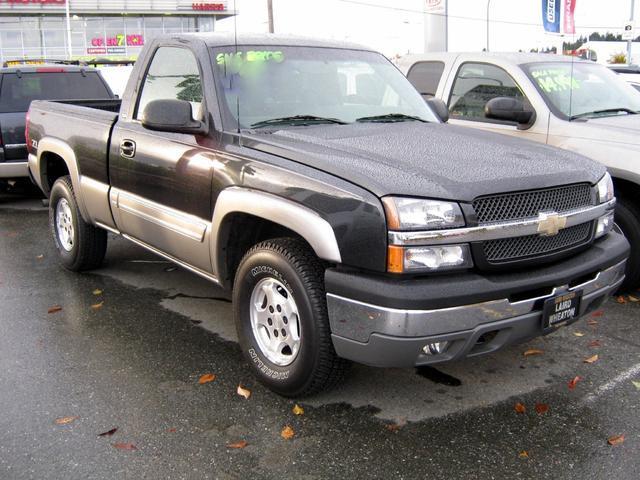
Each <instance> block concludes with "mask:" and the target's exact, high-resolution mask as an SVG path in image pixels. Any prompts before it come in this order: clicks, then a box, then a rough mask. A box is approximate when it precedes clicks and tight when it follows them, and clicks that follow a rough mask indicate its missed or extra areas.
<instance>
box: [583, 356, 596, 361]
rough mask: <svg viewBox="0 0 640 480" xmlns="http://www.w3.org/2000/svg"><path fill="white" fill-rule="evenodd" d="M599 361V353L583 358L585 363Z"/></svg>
mask: <svg viewBox="0 0 640 480" xmlns="http://www.w3.org/2000/svg"><path fill="white" fill-rule="evenodd" d="M597 361H598V355H592V356H590V357H589V358H585V359H584V360H583V362H584V363H595V362H597Z"/></svg>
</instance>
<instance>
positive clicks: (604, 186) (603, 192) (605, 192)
mask: <svg viewBox="0 0 640 480" xmlns="http://www.w3.org/2000/svg"><path fill="white" fill-rule="evenodd" d="M596 187H597V188H598V203H605V202H608V201H609V200H612V199H613V180H611V175H609V172H607V173H605V174H604V177H602V178H601V179H600V181H599V182H598V184H597V185H596Z"/></svg>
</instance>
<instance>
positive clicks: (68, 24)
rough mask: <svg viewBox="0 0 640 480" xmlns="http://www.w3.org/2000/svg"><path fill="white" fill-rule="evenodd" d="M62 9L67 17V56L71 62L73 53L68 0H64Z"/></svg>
mask: <svg viewBox="0 0 640 480" xmlns="http://www.w3.org/2000/svg"><path fill="white" fill-rule="evenodd" d="M64 9H65V13H66V16H67V54H68V55H69V60H71V57H72V56H73V52H72V51H71V15H70V12H69V0H65V2H64Z"/></svg>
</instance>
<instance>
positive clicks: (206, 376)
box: [198, 373, 216, 385]
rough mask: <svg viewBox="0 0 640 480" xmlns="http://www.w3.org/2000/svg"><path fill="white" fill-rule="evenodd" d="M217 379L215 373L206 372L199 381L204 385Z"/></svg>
mask: <svg viewBox="0 0 640 480" xmlns="http://www.w3.org/2000/svg"><path fill="white" fill-rule="evenodd" d="M215 379H216V376H215V375H214V374H213V373H205V374H204V375H202V376H201V377H200V379H199V380H198V383H199V384H200V385H203V384H205V383H209V382H213V381H214V380H215Z"/></svg>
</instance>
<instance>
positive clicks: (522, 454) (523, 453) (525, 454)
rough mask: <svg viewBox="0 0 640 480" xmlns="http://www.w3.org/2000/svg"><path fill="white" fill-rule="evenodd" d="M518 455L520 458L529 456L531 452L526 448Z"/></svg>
mask: <svg viewBox="0 0 640 480" xmlns="http://www.w3.org/2000/svg"><path fill="white" fill-rule="evenodd" d="M518 456H519V457H520V458H529V452H527V451H526V450H522V451H521V452H520V453H519V454H518Z"/></svg>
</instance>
